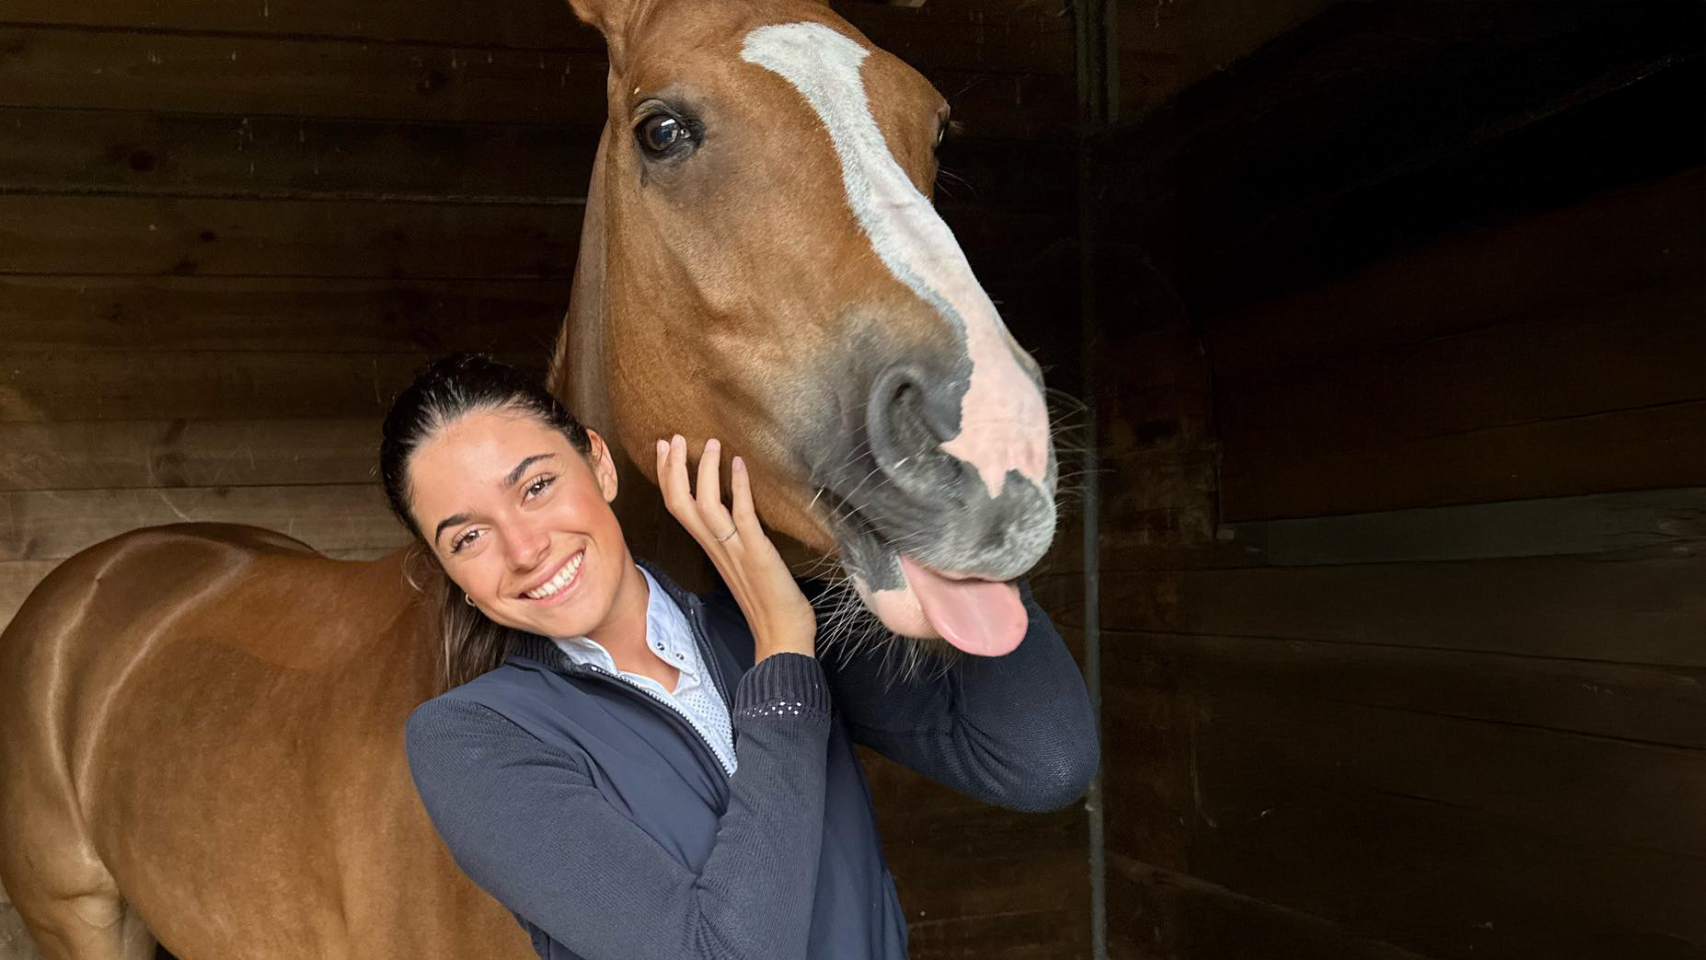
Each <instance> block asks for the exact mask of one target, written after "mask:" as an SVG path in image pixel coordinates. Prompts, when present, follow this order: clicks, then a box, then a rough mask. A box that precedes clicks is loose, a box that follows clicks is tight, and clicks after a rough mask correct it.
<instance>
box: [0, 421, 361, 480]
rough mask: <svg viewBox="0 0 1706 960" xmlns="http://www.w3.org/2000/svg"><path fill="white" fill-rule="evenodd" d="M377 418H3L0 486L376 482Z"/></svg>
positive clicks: (0, 427)
mask: <svg viewBox="0 0 1706 960" xmlns="http://www.w3.org/2000/svg"><path fill="white" fill-rule="evenodd" d="M379 428H380V421H379V418H377V417H367V418H356V419H345V420H339V419H320V420H208V419H202V418H195V419H187V418H186V419H178V420H70V421H67V420H60V421H54V422H51V423H0V450H5V451H6V458H5V460H4V461H3V462H0V491H6V492H17V491H26V490H40V491H45V490H110V489H121V488H126V487H142V488H153V487H248V486H269V485H278V484H291V485H295V484H304V485H313V484H318V483H332V484H359V483H370V482H374V479H375V478H374V469H375V464H376V463H377V461H378V449H379Z"/></svg>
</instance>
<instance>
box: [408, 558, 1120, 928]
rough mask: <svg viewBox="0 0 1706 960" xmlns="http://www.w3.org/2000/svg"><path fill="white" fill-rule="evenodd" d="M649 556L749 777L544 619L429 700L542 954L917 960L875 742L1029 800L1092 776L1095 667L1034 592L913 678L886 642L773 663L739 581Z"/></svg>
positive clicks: (455, 840) (500, 880) (498, 875)
mask: <svg viewBox="0 0 1706 960" xmlns="http://www.w3.org/2000/svg"><path fill="white" fill-rule="evenodd" d="M647 569H648V570H651V569H652V568H651V567H650V566H648V567H647ZM652 572H653V574H654V576H656V577H657V579H658V582H659V584H660V585H662V586H663V588H664V589H665V590H667V591H669V592H670V594H671V596H673V597H674V598H675V599H676V601H677V602H678V603H679V604H680V605H681V607H682V609H683V610H684V611H685V612H686V614H687V618H688V622H689V623H690V624H691V625H692V627H693V631H694V635H695V639H696V640H697V642H698V643H699V644H700V650H701V653H702V654H703V656H704V660H705V662H706V664H707V669H708V672H709V673H710V675H711V678H712V680H713V682H715V683H716V684H717V686H718V688H719V690H720V691H721V692H722V694H723V698H724V702H725V703H728V704H729V705H730V710H731V713H732V718H733V726H734V735H735V753H736V758H737V761H738V764H739V769H738V770H737V771H736V772H735V774H734V775H733V776H732V777H730V776H726V775H725V774H724V773H723V772H722V769H721V767H720V766H719V765H718V763H717V760H716V757H715V755H714V754H713V753H712V752H711V749H710V747H709V746H708V745H707V744H706V743H705V742H704V741H703V740H702V739H700V737H699V735H698V734H697V733H696V732H694V731H693V729H692V728H691V727H690V726H689V725H688V724H687V723H686V722H685V721H684V720H682V719H681V718H680V716H679V715H678V714H676V713H675V712H674V711H673V710H671V709H669V708H668V707H666V706H664V705H663V704H662V703H661V702H659V701H658V700H656V699H654V698H653V697H652V696H651V695H649V694H647V693H645V692H644V691H642V690H640V689H638V688H636V687H634V686H632V685H630V684H627V683H624V682H623V681H621V680H617V679H615V678H613V677H610V676H609V675H607V674H603V673H601V672H599V671H598V670H597V669H596V668H593V667H590V666H585V665H576V664H571V663H570V662H569V661H568V659H567V658H566V657H564V656H563V655H562V653H561V651H559V650H558V649H557V647H556V645H555V644H553V643H551V642H550V641H549V640H546V639H544V638H540V637H532V636H526V637H522V638H521V639H519V640H518V641H517V642H516V645H515V647H514V648H513V649H512V651H511V655H510V657H509V658H508V660H507V661H506V662H505V663H504V664H503V665H502V666H500V667H499V668H497V669H496V670H493V671H491V672H489V673H486V674H484V675H483V676H481V677H479V678H477V679H475V680H474V681H472V682H470V683H467V684H464V685H463V686H461V687H457V688H456V689H454V690H451V691H450V692H448V693H446V694H444V695H443V696H440V697H437V698H435V699H433V700H431V701H428V702H427V703H425V704H423V705H421V706H420V707H419V708H418V709H417V710H416V711H415V712H414V714H413V715H412V716H411V717H410V718H409V724H408V731H407V743H408V754H409V767H410V770H411V772H412V773H413V775H414V778H415V784H416V787H417V788H418V789H419V791H420V794H421V799H422V800H423V802H424V803H425V805H426V809H427V812H428V813H429V814H430V815H431V817H432V820H433V823H434V824H435V825H436V826H437V828H438V831H439V833H440V834H441V835H442V836H443V837H444V840H445V843H446V844H447V845H448V846H449V848H450V851H451V853H452V854H453V855H454V856H455V858H456V862H457V863H458V864H459V865H460V866H461V867H462V869H463V870H464V871H466V872H467V873H468V875H469V876H470V877H472V878H473V879H474V881H475V882H476V883H478V884H479V885H480V886H481V887H483V888H484V889H485V890H486V891H487V892H489V893H491V894H492V895H493V896H494V897H496V898H497V899H498V901H499V902H501V903H503V904H504V905H505V906H506V907H508V908H509V909H510V910H511V911H513V912H514V913H515V915H516V917H517V918H518V919H519V920H520V921H521V923H522V925H523V926H524V927H526V928H527V930H528V932H529V933H530V934H531V936H532V938H533V945H534V947H535V949H537V950H538V951H539V955H540V956H541V957H543V958H545V960H688V958H691V960H698V958H705V960H712V958H714V960H791V958H800V960H806V958H811V960H902V958H904V957H905V956H906V923H905V918H904V916H903V915H902V912H901V908H900V903H899V901H898V898H897V897H896V895H895V889H894V883H893V881H892V880H891V878H890V877H889V873H888V868H887V866H886V864H885V862H884V859H883V856H882V847H881V840H880V838H879V836H878V833H877V825H876V819H875V816H874V814H873V810H872V806H871V798H870V792H869V790H868V788H867V786H866V783H865V778H864V774H863V771H862V770H861V768H860V766H859V760H858V757H857V756H856V754H855V753H854V750H853V745H854V744H855V743H860V744H865V745H867V746H870V747H872V748H873V749H875V750H877V751H878V752H880V753H883V754H886V755H887V756H889V757H892V758H893V759H895V760H897V761H899V762H900V763H902V764H905V765H906V766H908V767H911V768H912V769H914V770H917V771H918V772H920V773H922V774H924V775H925V776H927V777H929V778H931V779H933V780H936V781H938V782H940V783H943V784H946V785H948V786H950V787H954V788H956V789H958V790H961V791H964V792H966V793H968V794H971V795H972V796H974V797H978V798H980V799H983V800H986V801H988V802H991V803H997V804H1001V805H1003V806H1007V807H1012V808H1015V809H1020V810H1044V809H1052V808H1055V807H1060V806H1064V805H1066V804H1068V803H1070V802H1072V801H1073V800H1074V799H1076V798H1077V797H1078V796H1079V795H1081V794H1082V792H1083V790H1084V787H1085V786H1086V784H1087V783H1088V782H1089V780H1090V777H1091V776H1092V775H1093V774H1094V773H1095V770H1096V768H1097V764H1098V762H1099V749H1098V745H1097V739H1096V731H1095V726H1094V722H1093V718H1092V717H1091V714H1090V709H1089V699H1088V696H1087V695H1086V692H1085V689H1084V683H1083V679H1082V677H1081V676H1080V675H1079V672H1078V668H1077V665H1076V664H1075V663H1074V662H1073V661H1072V658H1071V657H1070V655H1069V654H1068V653H1067V651H1066V649H1065V646H1064V644H1063V643H1062V641H1061V639H1060V636H1059V634H1058V633H1056V632H1055V630H1054V628H1053V625H1052V624H1050V623H1049V620H1048V617H1047V615H1046V614H1044V613H1043V612H1042V610H1041V609H1040V608H1039V607H1038V606H1037V605H1036V603H1035V601H1034V600H1033V599H1032V598H1031V596H1030V592H1029V590H1028V589H1026V590H1022V594H1023V596H1024V600H1025V604H1026V607H1027V609H1028V611H1029V613H1030V629H1029V632H1028V633H1027V635H1026V637H1025V640H1024V642H1023V643H1021V644H1020V645H1019V648H1018V650H1016V651H1014V652H1013V653H1011V654H1009V655H1007V656H1005V657H999V658H977V657H967V658H963V659H960V660H959V661H957V662H955V663H954V664H953V665H952V667H951V668H949V669H948V670H946V671H945V672H942V671H937V673H938V674H939V675H937V676H933V677H929V678H925V679H916V680H897V679H896V678H895V677H894V676H893V675H892V670H886V669H885V667H884V665H883V651H881V650H867V651H863V652H854V653H852V654H850V655H847V656H841V655H840V654H839V653H838V652H837V651H832V650H826V651H823V657H822V659H821V660H818V659H813V658H810V657H804V656H800V655H798V654H778V655H775V656H772V657H769V658H767V659H766V660H765V661H764V662H763V663H762V664H759V665H758V666H757V667H754V666H753V665H752V661H753V639H752V634H751V631H750V630H748V628H747V626H746V622H745V619H744V618H743V617H742V616H741V613H740V610H739V608H738V607H737V606H736V604H735V602H734V599H733V597H731V596H730V595H729V594H728V593H727V592H726V590H725V591H718V592H715V593H712V594H709V595H706V596H705V597H698V596H695V595H693V594H690V593H686V592H684V591H682V590H680V589H679V588H677V587H676V586H675V585H674V584H673V583H671V582H670V581H669V580H667V579H666V578H665V577H663V576H662V575H661V574H658V573H657V572H656V571H655V570H653V571H652Z"/></svg>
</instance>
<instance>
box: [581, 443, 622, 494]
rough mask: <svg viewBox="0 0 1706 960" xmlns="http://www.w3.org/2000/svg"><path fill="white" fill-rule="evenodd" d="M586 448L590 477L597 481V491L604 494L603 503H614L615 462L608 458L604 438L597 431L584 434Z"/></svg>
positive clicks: (608, 453) (608, 454)
mask: <svg viewBox="0 0 1706 960" xmlns="http://www.w3.org/2000/svg"><path fill="white" fill-rule="evenodd" d="M586 438H587V441H588V447H587V452H586V457H587V462H588V464H589V465H590V466H591V467H592V476H593V478H594V479H596V480H597V481H598V489H599V491H600V492H602V493H603V494H604V502H605V503H614V502H615V501H616V461H615V460H613V459H611V457H610V447H608V446H606V445H605V443H604V438H603V437H601V436H599V435H598V431H597V430H588V431H587V432H586Z"/></svg>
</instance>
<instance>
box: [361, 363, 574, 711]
mask: <svg viewBox="0 0 1706 960" xmlns="http://www.w3.org/2000/svg"><path fill="white" fill-rule="evenodd" d="M493 411H506V412H514V413H519V414H522V415H524V416H530V417H534V418H535V419H537V420H538V421H539V422H540V423H543V424H545V425H546V426H548V427H552V428H554V429H556V430H558V431H559V432H561V433H562V434H563V436H565V437H567V438H568V440H569V444H570V445H571V446H573V447H574V448H575V449H576V450H578V451H580V453H581V454H582V455H583V456H585V455H587V454H590V453H591V452H592V440H591V438H589V437H588V436H587V432H586V427H584V426H582V425H581V422H580V421H579V420H576V419H575V417H574V414H572V413H570V412H569V411H568V409H567V408H566V407H564V406H563V404H562V401H560V400H558V399H557V398H556V396H554V395H553V394H552V393H551V391H549V390H547V389H545V387H544V386H543V385H541V384H540V383H539V382H538V381H536V380H534V379H533V378H532V377H530V376H528V375H527V374H526V373H525V372H523V371H521V370H520V369H517V368H516V367H513V366H510V365H509V364H507V363H504V362H502V361H500V360H494V359H492V358H491V357H488V356H484V355H481V354H477V353H457V354H452V355H451V356H448V357H445V358H443V359H441V360H436V361H434V362H433V363H431V364H428V365H427V366H426V367H425V368H424V369H422V370H421V372H420V373H418V374H416V375H415V381H414V382H413V383H411V384H409V385H408V386H407V387H405V388H404V389H403V392H401V393H399V394H397V399H395V400H393V401H392V402H391V410H390V411H389V412H388V413H386V415H385V427H384V430H383V431H382V433H381V435H380V440H379V480H380V482H381V483H382V484H383V485H384V487H385V499H386V501H387V502H389V503H390V505H391V512H392V513H394V514H396V516H397V519H398V520H400V521H402V523H403V526H405V527H407V528H408V530H409V532H410V533H412V534H414V536H415V549H416V550H417V552H419V551H422V550H424V551H425V553H426V555H427V556H429V557H433V558H434V559H433V563H432V566H433V568H434V569H435V570H436V571H437V573H436V575H435V576H432V577H430V578H429V580H430V581H431V582H429V583H427V584H425V585H422V584H419V583H416V584H415V585H416V587H417V588H418V589H422V590H424V591H425V592H427V593H428V594H429V595H430V596H432V598H433V600H434V601H436V603H437V605H438V608H439V625H440V631H439V632H440V634H441V642H442V643H441V648H440V650H441V656H440V658H439V676H438V682H439V689H440V690H447V689H449V688H451V687H454V686H457V685H459V684H463V683H467V682H468V681H469V680H472V679H474V678H475V677H477V676H479V675H480V674H482V673H485V672H486V671H487V670H491V669H493V668H494V667H496V666H498V665H499V664H501V663H503V660H504V657H505V656H507V655H508V654H509V647H510V642H511V640H512V639H513V637H514V634H515V630H514V629H513V628H510V627H506V626H504V625H502V624H500V623H497V622H495V621H493V620H491V619H490V618H488V617H487V616H486V615H485V614H483V613H481V612H480V610H479V609H478V608H476V607H474V606H472V605H470V604H468V603H466V602H464V600H463V596H462V592H461V590H460V589H458V588H457V586H456V584H455V583H453V582H451V580H450V576H449V574H447V573H445V572H444V566H443V565H442V564H440V563H439V562H438V561H437V559H436V556H435V555H434V554H433V552H432V548H431V545H430V544H428V542H427V539H426V535H425V534H424V533H423V532H422V531H421V528H420V524H418V523H416V522H415V517H414V514H413V513H412V511H411V510H410V507H409V502H410V499H411V497H412V495H413V491H412V490H411V488H410V486H409V461H411V460H412V459H414V455H415V451H417V450H419V449H420V447H421V444H423V443H425V442H427V441H428V440H431V439H432V438H433V437H435V436H437V435H438V433H439V431H441V430H443V429H444V428H445V427H446V426H449V425H450V424H452V423H454V422H456V421H457V420H460V419H461V418H463V417H465V416H467V415H468V414H470V413H486V412H493ZM411 582H413V580H412V578H411Z"/></svg>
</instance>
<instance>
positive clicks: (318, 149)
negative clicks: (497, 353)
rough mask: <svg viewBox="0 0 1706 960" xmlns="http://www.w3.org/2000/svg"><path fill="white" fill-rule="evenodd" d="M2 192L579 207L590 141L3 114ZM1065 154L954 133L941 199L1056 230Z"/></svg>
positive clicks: (449, 130)
mask: <svg viewBox="0 0 1706 960" xmlns="http://www.w3.org/2000/svg"><path fill="white" fill-rule="evenodd" d="M0 130H5V131H6V132H7V133H8V136H7V137H5V138H4V139H0V183H5V184H6V186H7V190H8V192H13V193H98V194H125V195H135V194H143V195H153V196H194V197H229V198H244V199H308V200H315V199H320V200H326V199H334V200H335V199H352V200H384V201H452V202H459V203H553V204H554V203H564V202H579V201H581V200H582V199H583V198H584V196H585V193H586V186H587V183H588V181H589V179H590V177H591V171H592V161H593V154H594V152H595V151H596V150H597V147H598V131H597V130H589V129H580V128H571V127H556V126H535V125H515V124H499V123H490V124H481V125H478V126H472V125H467V124H452V123H429V122H423V121H383V120H380V121H374V120H335V119H332V120H327V119H319V118H300V119H290V118H280V117H233V116H217V115H204V114H182V113H142V112H133V111H101V110H56V109H45V108H0ZM1076 162H1077V161H1076V158H1075V157H1074V155H1073V153H1072V150H1071V148H1070V146H1068V145H1063V144H1053V143H1032V142H1027V141H1009V140H987V139H978V138H975V137H970V136H956V137H953V138H951V139H950V140H949V141H948V142H947V143H945V144H944V145H943V147H942V149H941V152H940V163H941V173H940V175H939V177H938V184H939V189H938V191H937V200H938V202H939V203H940V204H941V205H942V206H943V207H944V209H945V210H948V211H954V212H957V213H958V214H959V215H960V216H961V217H966V218H971V219H975V218H976V217H977V216H978V215H980V214H984V213H985V212H986V211H987V208H989V207H992V206H994V207H1000V208H1002V209H1001V212H1002V213H1003V214H1004V215H1006V216H1009V217H1011V216H1015V215H1024V216H1029V217H1035V218H1037V219H1043V220H1049V221H1060V222H1062V224H1063V227H1062V228H1063V229H1065V230H1068V231H1070V230H1071V229H1072V226H1071V222H1070V216H1069V212H1065V211H1063V207H1065V206H1069V205H1070V200H1071V195H1072V190H1073V183H1074V179H1075V176H1076V174H1075V165H1076Z"/></svg>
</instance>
